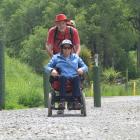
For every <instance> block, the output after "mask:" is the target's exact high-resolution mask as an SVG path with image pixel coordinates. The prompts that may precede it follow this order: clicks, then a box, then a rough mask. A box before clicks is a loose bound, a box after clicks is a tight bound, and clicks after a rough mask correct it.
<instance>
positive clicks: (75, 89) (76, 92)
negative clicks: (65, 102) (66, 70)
mask: <svg viewBox="0 0 140 140" xmlns="http://www.w3.org/2000/svg"><path fill="white" fill-rule="evenodd" d="M59 80H60V98H61V99H64V98H65V96H66V82H67V78H66V77H64V76H60V77H59ZM70 81H71V83H72V96H73V98H78V97H80V95H81V90H80V84H81V83H80V82H81V80H80V77H79V76H75V77H73V78H71V79H70Z"/></svg>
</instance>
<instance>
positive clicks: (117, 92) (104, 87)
mask: <svg viewBox="0 0 140 140" xmlns="http://www.w3.org/2000/svg"><path fill="white" fill-rule="evenodd" d="M139 85H140V80H137V81H135V89H134V81H130V82H129V83H128V85H126V84H118V85H117V84H104V83H101V86H100V91H101V96H134V95H140V87H139ZM84 92H85V95H86V96H87V97H91V96H93V94H94V93H93V86H91V84H90V85H89V87H87V88H84Z"/></svg>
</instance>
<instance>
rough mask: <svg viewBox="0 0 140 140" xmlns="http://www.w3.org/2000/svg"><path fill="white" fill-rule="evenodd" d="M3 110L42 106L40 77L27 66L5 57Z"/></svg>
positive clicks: (41, 82)
mask: <svg viewBox="0 0 140 140" xmlns="http://www.w3.org/2000/svg"><path fill="white" fill-rule="evenodd" d="M5 83H6V84H5V91H6V92H5V94H6V95H5V108H6V109H17V108H26V107H36V106H40V105H42V104H43V81H42V77H41V76H38V75H37V74H35V73H34V72H33V71H32V70H31V69H30V68H29V67H28V66H27V65H25V64H21V63H20V62H19V61H18V60H16V59H14V58H9V57H8V56H7V55H6V56H5Z"/></svg>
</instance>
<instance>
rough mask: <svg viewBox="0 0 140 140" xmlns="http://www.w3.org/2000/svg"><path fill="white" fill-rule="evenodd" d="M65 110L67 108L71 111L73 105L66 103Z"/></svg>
mask: <svg viewBox="0 0 140 140" xmlns="http://www.w3.org/2000/svg"><path fill="white" fill-rule="evenodd" d="M67 108H68V110H72V109H73V103H72V102H68V103H67Z"/></svg>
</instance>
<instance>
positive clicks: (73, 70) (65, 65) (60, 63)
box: [45, 53, 88, 78]
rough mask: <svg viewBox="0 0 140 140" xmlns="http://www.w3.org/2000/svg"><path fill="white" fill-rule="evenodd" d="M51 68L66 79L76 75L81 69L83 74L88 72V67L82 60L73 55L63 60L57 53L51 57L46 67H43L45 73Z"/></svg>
mask: <svg viewBox="0 0 140 140" xmlns="http://www.w3.org/2000/svg"><path fill="white" fill-rule="evenodd" d="M53 68H58V69H59V71H60V73H61V75H62V76H65V77H67V78H71V77H74V76H76V75H78V73H77V69H78V68H82V70H83V71H84V72H87V71H88V67H87V66H86V64H85V63H84V62H83V60H82V59H81V58H80V57H79V56H78V55H77V54H75V53H72V54H71V55H70V56H69V57H67V58H65V57H64V56H63V55H62V54H60V53H58V54H56V55H54V56H53V57H52V59H51V60H50V61H49V63H48V65H46V66H45V72H47V73H50V72H51V70H52V69H53Z"/></svg>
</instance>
